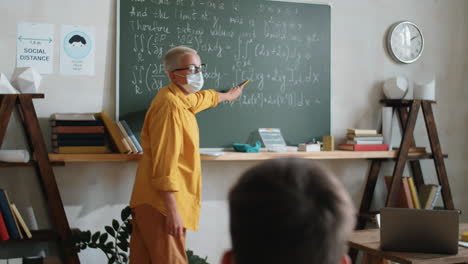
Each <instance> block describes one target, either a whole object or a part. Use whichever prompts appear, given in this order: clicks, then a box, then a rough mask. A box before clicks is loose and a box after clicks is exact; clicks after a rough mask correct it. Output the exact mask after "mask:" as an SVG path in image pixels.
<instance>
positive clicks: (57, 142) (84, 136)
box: [50, 113, 108, 154]
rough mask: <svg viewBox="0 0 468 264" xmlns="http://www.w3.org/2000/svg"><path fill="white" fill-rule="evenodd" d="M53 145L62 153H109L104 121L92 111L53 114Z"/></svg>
mask: <svg viewBox="0 0 468 264" xmlns="http://www.w3.org/2000/svg"><path fill="white" fill-rule="evenodd" d="M50 123H51V126H52V146H53V149H54V152H55V153H60V154H98V153H99V154H100V153H107V152H108V147H107V146H106V134H105V130H104V123H103V121H102V120H99V119H97V118H96V117H95V116H94V114H91V113H57V114H53V115H52V116H51V121H50Z"/></svg>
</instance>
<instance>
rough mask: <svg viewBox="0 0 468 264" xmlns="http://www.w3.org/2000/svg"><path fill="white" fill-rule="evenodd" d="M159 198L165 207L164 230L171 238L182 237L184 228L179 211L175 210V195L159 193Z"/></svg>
mask: <svg viewBox="0 0 468 264" xmlns="http://www.w3.org/2000/svg"><path fill="white" fill-rule="evenodd" d="M159 193H160V194H161V197H162V198H163V200H164V204H165V205H166V210H167V216H166V230H167V233H168V234H169V235H171V236H175V237H177V238H180V237H182V235H183V234H184V226H183V224H182V218H181V217H180V214H179V211H178V210H177V204H176V200H175V195H174V193H173V192H165V191H160V192H159Z"/></svg>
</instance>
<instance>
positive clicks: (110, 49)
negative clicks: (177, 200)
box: [0, 0, 468, 263]
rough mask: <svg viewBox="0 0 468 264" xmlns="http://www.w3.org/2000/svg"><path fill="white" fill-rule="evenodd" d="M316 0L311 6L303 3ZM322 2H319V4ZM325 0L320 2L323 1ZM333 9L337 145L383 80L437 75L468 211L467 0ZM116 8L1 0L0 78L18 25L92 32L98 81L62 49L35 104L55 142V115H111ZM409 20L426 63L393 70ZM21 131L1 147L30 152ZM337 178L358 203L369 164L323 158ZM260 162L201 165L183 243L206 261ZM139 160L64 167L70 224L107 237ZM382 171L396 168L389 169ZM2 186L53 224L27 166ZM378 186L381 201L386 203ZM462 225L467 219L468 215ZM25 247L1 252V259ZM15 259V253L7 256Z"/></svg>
mask: <svg viewBox="0 0 468 264" xmlns="http://www.w3.org/2000/svg"><path fill="white" fill-rule="evenodd" d="M305 2H311V1H305ZM316 2H317V1H316ZM320 2H324V1H320ZM328 2H329V3H331V4H332V110H333V114H332V117H333V118H332V134H333V135H335V137H336V138H337V139H338V140H339V139H342V138H343V136H344V133H345V132H344V131H345V129H346V128H348V127H376V126H377V122H378V118H379V117H378V116H379V112H378V111H379V99H380V98H381V97H382V94H381V91H380V86H379V83H380V82H381V81H382V80H384V79H385V78H388V77H391V76H394V75H396V74H404V75H407V76H408V77H416V76H418V75H419V74H421V73H432V74H434V75H436V77H437V104H436V105H435V106H434V112H435V116H436V121H437V126H438V128H439V136H440V139H441V143H442V149H443V151H444V152H447V153H449V159H448V160H447V161H446V166H447V170H448V175H449V181H450V184H451V187H452V193H453V197H454V201H455V205H456V206H457V207H458V208H460V209H462V210H464V211H468V197H467V196H466V195H464V190H463V188H464V187H465V186H467V185H468V179H467V177H465V175H466V173H467V172H468V165H467V163H466V162H465V160H464V159H466V157H467V154H468V153H467V152H468V147H467V145H468V144H467V143H468V142H467V139H466V137H465V134H466V131H467V129H468V126H467V125H466V120H467V117H468V107H467V106H466V104H465V98H466V97H467V95H468V89H467V88H468V87H467V83H468V77H467V76H468V74H467V73H468V52H467V48H466V46H467V45H468V21H467V20H466V19H465V14H466V13H468V2H467V1H464V0H452V1H442V0H414V1H407V0H391V1H390V0H353V1H346V0H331V1H328ZM115 8H116V3H115V1H114V0H99V1H93V0H81V1H71V0H15V1H12V0H10V1H8V0H3V1H0V24H1V25H2V34H1V36H0V72H4V73H6V74H7V76H10V75H11V73H12V72H13V70H14V67H15V52H16V41H15V39H16V24H17V23H18V22H36V23H52V24H55V25H56V27H55V31H56V37H58V34H59V28H60V27H59V26H60V25H61V24H77V25H87V26H94V27H95V28H96V37H97V41H96V43H97V46H96V68H95V69H96V74H95V76H93V77H70V76H63V75H60V74H59V73H57V71H58V66H59V65H58V58H59V54H58V53H59V52H58V50H59V47H58V45H57V46H56V47H55V51H56V53H55V66H54V67H55V68H54V69H55V72H56V73H55V74H52V75H49V76H47V77H45V79H44V80H43V83H42V87H41V89H42V92H44V93H45V95H46V98H45V99H44V100H36V103H35V106H36V110H37V112H38V115H39V117H41V118H42V121H43V124H42V125H43V132H44V133H45V135H46V137H48V135H49V129H48V127H47V118H48V117H49V115H50V114H51V113H53V112H98V111H101V110H102V109H104V110H106V111H108V112H110V113H111V114H112V113H113V112H114V101H115V81H114V78H115V56H114V54H115ZM400 20H411V21H413V22H415V23H417V24H418V25H420V27H421V28H422V31H423V33H424V37H425V40H426V47H425V51H424V54H423V55H422V57H421V59H420V60H419V61H417V62H416V63H414V64H411V65H399V64H396V63H394V62H393V61H392V60H391V59H390V58H389V56H388V54H386V50H385V42H384V39H385V34H386V31H387V29H388V28H389V26H390V25H391V24H393V23H394V22H397V21H400ZM419 118H420V119H419V121H418V123H417V128H416V134H417V140H416V141H417V143H418V145H423V144H427V142H428V141H427V137H426V134H425V128H424V122H423V120H422V116H420V117H419ZM17 131H19V125H18V124H17V123H16V122H11V124H10V127H9V129H8V132H10V133H9V134H8V136H7V138H6V142H5V144H4V146H3V148H13V147H21V146H24V143H23V141H22V140H23V137H22V135H21V133H17ZM323 163H324V164H325V165H326V166H329V167H331V168H332V169H333V171H334V172H335V173H336V174H338V175H339V177H340V178H341V179H342V181H343V182H344V184H345V185H346V187H347V189H348V190H349V192H350V193H351V195H352V197H353V199H354V201H355V203H356V205H358V204H359V201H360V199H361V195H362V191H363V188H364V181H365V175H366V173H367V170H368V165H369V164H368V162H367V161H334V162H331V161H324V162H323ZM254 164H256V163H255V162H203V174H204V175H203V177H204V179H203V180H204V185H203V197H204V198H203V209H202V216H201V224H200V231H199V232H196V233H193V232H191V233H189V234H188V242H187V245H188V247H189V248H191V249H193V250H194V251H195V252H196V253H197V254H199V255H201V256H206V255H207V256H208V258H209V260H210V263H219V257H220V255H221V254H222V251H223V250H224V249H225V248H228V247H229V234H228V215H227V207H226V200H225V199H226V193H227V191H228V190H229V188H230V186H231V185H232V183H233V182H234V181H235V180H236V179H237V177H238V175H239V174H240V173H241V172H242V171H244V170H245V169H246V168H248V167H250V166H252V165H254ZM422 166H423V171H424V173H425V176H427V179H429V181H434V180H435V172H434V166H433V163H432V162H430V161H424V162H423V163H422ZM135 168H136V163H134V162H128V163H84V164H77V163H75V164H67V166H66V167H58V168H55V174H56V177H57V183H58V186H59V189H60V191H61V195H62V199H63V203H64V204H65V207H66V208H65V209H66V213H67V216H68V219H69V221H70V225H71V226H72V227H78V228H80V229H84V230H85V229H91V230H102V228H103V226H104V225H107V224H109V223H110V221H111V219H112V218H117V217H118V216H119V213H120V210H121V208H122V207H124V206H125V204H127V203H128V200H129V196H130V191H131V187H132V182H133V176H134V172H135ZM385 170H386V173H391V167H390V166H389V165H386V166H385ZM0 175H1V176H3V177H0V188H5V189H7V190H8V191H9V192H10V193H11V196H12V199H13V200H14V201H15V202H16V203H17V204H18V205H19V207H20V208H21V210H23V211H25V209H24V208H26V207H28V206H30V205H32V206H33V208H34V213H35V215H36V217H37V219H38V220H37V221H38V224H39V226H40V227H46V226H47V225H48V221H47V217H46V213H45V209H44V201H42V198H41V197H42V196H41V194H40V192H39V191H38V187H39V186H38V182H37V180H36V177H35V176H34V173H32V170H31V169H22V168H12V169H2V170H0ZM384 194H385V193H384V192H383V187H382V184H381V182H379V186H378V189H377V194H376V199H375V200H376V204H377V205H381V204H382V203H383V199H384ZM462 219H464V220H465V221H466V220H468V214H466V213H465V214H464V215H463V216H462ZM23 251H24V249H16V250H15V251H11V250H9V249H5V250H0V257H3V256H5V255H7V252H10V254H14V253H15V254H16V253H17V252H23ZM11 252H14V253H11ZM80 257H81V260H82V263H104V260H105V257H104V256H103V255H102V254H101V252H98V251H93V250H86V251H85V252H83V253H82V254H81V255H80Z"/></svg>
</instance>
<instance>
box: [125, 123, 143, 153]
mask: <svg viewBox="0 0 468 264" xmlns="http://www.w3.org/2000/svg"><path fill="white" fill-rule="evenodd" d="M120 123H121V124H122V126H123V128H124V129H125V131H127V134H128V136H129V137H130V139H131V140H132V142H133V145H135V147H136V148H137V149H138V152H139V153H141V152H143V149H142V148H141V145H140V142H138V139H136V137H135V135H134V134H133V131H132V130H131V129H130V127H129V126H128V124H127V122H125V120H120Z"/></svg>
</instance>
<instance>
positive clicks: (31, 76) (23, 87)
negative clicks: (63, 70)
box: [11, 67, 42, 93]
mask: <svg viewBox="0 0 468 264" xmlns="http://www.w3.org/2000/svg"><path fill="white" fill-rule="evenodd" d="M11 79H12V80H13V84H14V85H15V86H16V88H17V89H18V90H20V91H21V93H38V92H39V86H40V85H41V80H42V76H41V74H39V72H37V71H36V70H35V69H34V68H31V67H19V68H16V70H15V72H14V73H13V77H12V78H11Z"/></svg>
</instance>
